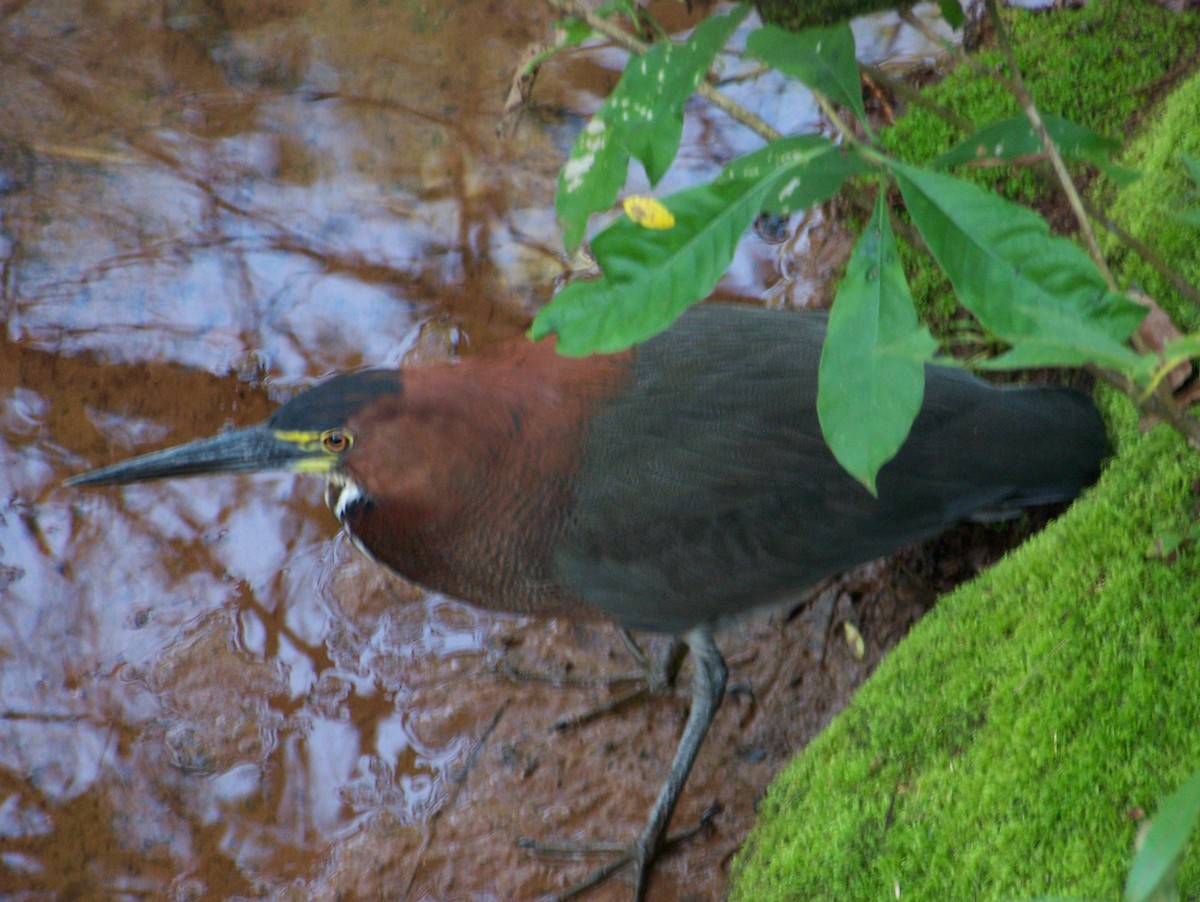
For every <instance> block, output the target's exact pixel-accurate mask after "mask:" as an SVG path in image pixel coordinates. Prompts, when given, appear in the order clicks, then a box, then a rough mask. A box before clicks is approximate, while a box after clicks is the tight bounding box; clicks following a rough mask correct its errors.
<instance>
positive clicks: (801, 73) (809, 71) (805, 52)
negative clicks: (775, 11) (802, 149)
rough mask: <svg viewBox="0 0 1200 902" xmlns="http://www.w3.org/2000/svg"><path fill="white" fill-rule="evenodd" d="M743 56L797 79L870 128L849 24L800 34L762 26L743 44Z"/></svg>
mask: <svg viewBox="0 0 1200 902" xmlns="http://www.w3.org/2000/svg"><path fill="white" fill-rule="evenodd" d="M746 54H747V55H748V56H754V57H757V58H758V59H760V60H762V61H763V62H764V63H766V64H767V65H768V66H772V67H774V68H776V69H778V70H779V71H780V72H783V73H784V74H785V75H791V76H793V77H794V78H798V79H800V81H802V82H803V83H804V84H805V85H807V86H808V87H809V88H810V89H812V90H813V91H817V92H819V93H821V94H823V95H825V96H826V97H828V98H829V99H830V100H832V101H833V102H834V103H840V104H841V105H842V106H844V107H847V108H848V109H850V110H851V111H853V113H854V115H855V116H857V117H858V121H859V122H860V123H862V124H863V125H869V123H868V122H867V112H866V110H865V109H864V108H863V100H862V88H861V87H860V86H859V80H858V60H857V59H855V56H854V33H853V32H852V31H851V30H850V26H849V24H848V23H846V22H842V23H839V24H837V25H832V26H830V27H828V28H806V29H804V30H803V31H800V32H794V31H787V30H785V29H783V28H780V27H779V26H778V25H764V26H763V27H762V28H760V29H758V30H757V31H755V32H752V33H751V35H750V37H749V38H748V39H747V40H746Z"/></svg>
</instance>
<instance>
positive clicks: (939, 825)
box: [732, 3, 1200, 900]
mask: <svg viewBox="0 0 1200 902" xmlns="http://www.w3.org/2000/svg"><path fill="white" fill-rule="evenodd" d="M1112 5H1113V4H1111V3H1104V4H1093V5H1092V6H1091V7H1089V10H1092V11H1093V13H1094V14H1095V15H1100V14H1101V13H1104V10H1105V9H1107V8H1108V7H1111V6H1112ZM1096 7H1099V9H1097V8H1096ZM1139 9H1141V7H1140V6H1139ZM1143 11H1144V10H1143ZM1109 12H1111V10H1109ZM1068 15H1074V14H1068ZM1038 21H1039V22H1040V23H1045V22H1046V21H1047V20H1046V19H1045V18H1044V17H1039V18H1038ZM1106 21H1107V20H1106ZM1190 21H1191V22H1192V23H1193V25H1194V23H1195V22H1196V19H1195V17H1193V18H1192V19H1191V20H1190ZM1105 27H1114V28H1115V27H1117V26H1115V25H1110V26H1105ZM1181 27H1182V26H1180V25H1174V26H1171V29H1172V30H1178V29H1179V28H1181ZM1124 37H1125V36H1124V34H1121V39H1122V40H1123V39H1124ZM1192 40H1193V45H1192V46H1193V48H1194V46H1195V44H1194V42H1195V38H1193V39H1192ZM1072 50H1073V51H1076V45H1072ZM1078 52H1080V53H1084V51H1083V50H1082V49H1079V50H1078ZM1046 54H1047V55H1050V53H1049V51H1046ZM1087 58H1088V59H1091V60H1093V62H1092V65H1097V66H1100V69H1101V71H1102V72H1103V73H1104V75H1105V77H1108V76H1109V74H1110V69H1109V68H1108V67H1105V66H1101V65H1100V63H1099V62H1097V60H1099V61H1103V60H1104V57H1103V56H1102V55H1096V54H1094V53H1090V52H1089V53H1088V55H1087ZM1163 59H1164V58H1163V57H1159V58H1158V59H1156V60H1155V61H1154V65H1155V66H1157V67H1158V69H1159V70H1161V67H1162V60H1163ZM1198 109H1200V75H1193V76H1192V77H1191V78H1190V79H1189V80H1188V81H1187V82H1185V83H1184V84H1183V85H1181V86H1180V87H1179V89H1178V90H1176V91H1175V92H1174V93H1173V94H1172V95H1171V96H1170V97H1169V98H1168V99H1167V100H1166V101H1165V102H1164V103H1163V104H1162V106H1161V107H1160V108H1159V109H1158V110H1156V111H1155V113H1154V115H1153V116H1152V117H1151V119H1150V121H1149V122H1147V123H1146V131H1145V133H1144V134H1143V135H1142V136H1141V137H1140V138H1139V139H1137V140H1136V141H1135V142H1134V143H1133V145H1132V146H1131V147H1130V148H1129V151H1128V153H1127V155H1126V158H1125V162H1126V163H1127V164H1129V165H1132V166H1134V167H1136V168H1140V169H1142V170H1143V171H1144V172H1145V173H1146V175H1145V177H1143V178H1142V179H1141V180H1140V181H1138V182H1136V183H1135V184H1134V185H1133V186H1131V187H1130V188H1127V189H1125V190H1124V191H1123V192H1122V193H1121V194H1120V195H1119V196H1116V197H1115V198H1114V199H1113V200H1112V203H1111V209H1112V211H1113V212H1114V213H1115V214H1116V218H1118V219H1119V221H1121V222H1122V223H1123V224H1124V225H1126V227H1128V228H1130V230H1131V231H1132V232H1133V233H1134V234H1136V235H1137V236H1138V237H1139V238H1141V239H1142V240H1144V241H1147V242H1148V243H1151V244H1153V245H1154V246H1155V247H1156V249H1157V250H1159V252H1160V253H1162V254H1163V255H1164V256H1165V257H1167V258H1168V259H1169V260H1170V261H1171V262H1173V263H1174V264H1175V265H1177V266H1179V267H1180V268H1181V269H1182V270H1183V271H1184V273H1185V275H1187V276H1188V277H1189V278H1190V279H1192V281H1193V282H1195V281H1200V234H1198V233H1197V231H1196V230H1195V229H1188V228H1186V227H1183V226H1181V225H1176V224H1173V223H1171V222H1169V220H1168V218H1167V217H1166V215H1165V213H1164V211H1165V210H1169V209H1172V208H1175V209H1177V208H1178V206H1179V204H1180V203H1181V197H1182V195H1183V192H1184V190H1185V188H1186V185H1187V184H1189V183H1188V182H1187V181H1186V179H1185V177H1184V175H1183V172H1182V170H1181V168H1180V166H1179V163H1178V152H1179V151H1180V150H1185V151H1187V152H1190V153H1191V154H1192V155H1194V156H1200V127H1198V126H1197V113H1196V111H1197V110H1198ZM1066 115H1068V116H1072V115H1075V116H1076V118H1082V117H1078V116H1077V114H1072V113H1071V112H1069V111H1068V112H1066ZM1114 247H1115V246H1114ZM1113 257H1114V259H1115V260H1116V261H1117V263H1118V264H1119V266H1118V273H1119V275H1120V276H1121V277H1122V278H1130V279H1133V280H1135V281H1138V282H1140V283H1141V284H1142V285H1143V286H1144V287H1145V288H1147V289H1149V290H1151V292H1152V293H1154V294H1155V295H1156V296H1158V297H1160V298H1162V299H1165V300H1166V301H1167V306H1168V308H1169V309H1171V310H1172V312H1173V313H1176V314H1185V315H1186V316H1187V317H1188V318H1189V319H1190V320H1191V321H1193V322H1194V321H1195V311H1194V310H1191V309H1190V308H1187V307H1186V306H1185V305H1184V304H1183V303H1182V302H1181V301H1180V300H1179V299H1178V298H1177V297H1175V296H1174V295H1173V294H1172V293H1171V292H1170V291H1169V290H1168V289H1166V288H1165V287H1164V286H1163V283H1162V281H1161V277H1160V276H1158V274H1157V273H1154V272H1153V271H1152V270H1150V269H1149V268H1148V267H1146V266H1145V265H1144V264H1143V263H1141V262H1140V261H1138V260H1137V259H1135V258H1133V257H1132V256H1131V255H1128V254H1126V253H1124V252H1123V251H1120V250H1119V249H1118V250H1114V254H1113ZM1101 400H1102V407H1103V408H1104V411H1105V415H1106V418H1107V420H1108V423H1109V426H1110V435H1111V436H1112V438H1113V445H1114V452H1115V455H1116V456H1115V458H1114V459H1113V460H1112V461H1110V463H1109V465H1108V467H1107V468H1106V471H1105V474H1104V476H1103V478H1102V479H1101V481H1100V483H1099V484H1098V485H1097V486H1096V487H1095V488H1094V489H1092V490H1090V491H1089V492H1088V493H1087V494H1086V495H1085V497H1084V498H1083V499H1081V500H1080V501H1079V502H1077V503H1076V504H1075V505H1074V506H1073V507H1072V508H1071V509H1070V510H1069V511H1068V512H1067V513H1066V514H1065V515H1064V516H1063V517H1061V518H1060V519H1059V520H1058V521H1057V522H1055V523H1054V524H1052V525H1051V526H1050V527H1049V528H1048V529H1046V530H1045V531H1044V532H1042V533H1041V534H1039V535H1038V536H1036V537H1035V538H1034V539H1032V540H1031V541H1030V542H1028V543H1027V544H1025V545H1024V546H1022V547H1021V548H1020V549H1018V550H1017V551H1016V552H1014V553H1013V554H1011V555H1010V556H1009V557H1008V558H1006V559H1005V560H1004V561H1003V562H1002V563H1001V564H1000V565H998V566H997V567H995V568H993V569H992V570H990V571H989V572H988V573H986V574H984V575H983V576H982V577H981V578H980V579H978V580H976V581H975V582H973V583H971V584H970V585H968V586H964V587H962V588H961V589H960V590H958V591H956V592H954V593H953V594H951V595H950V596H948V597H947V598H945V599H943V600H942V601H941V603H940V604H939V606H938V608H937V609H936V610H935V611H934V612H933V613H932V614H931V615H930V616H928V617H927V618H925V619H924V620H923V621H922V622H921V623H920V624H919V625H918V626H917V627H916V628H915V629H914V630H913V632H912V633H911V634H910V635H909V637H908V638H906V639H905V640H904V642H902V643H901V644H900V646H898V647H897V648H896V649H895V651H894V652H893V653H892V654H891V655H890V656H889V657H888V658H887V659H886V660H885V661H884V663H883V664H882V665H881V666H880V668H879V670H878V671H877V672H876V674H875V675H874V676H873V677H872V678H871V680H870V681H869V682H868V683H867V684H866V685H865V686H864V687H863V688H862V690H861V691H860V692H859V694H858V695H857V697H856V698H855V700H854V702H853V703H852V704H851V706H850V707H849V708H848V709H847V710H846V711H844V712H843V713H842V714H841V715H839V717H838V718H836V719H835V721H834V722H833V724H832V725H831V726H830V728H829V729H828V730H827V731H826V732H825V733H823V734H822V735H821V736H820V737H818V739H817V740H816V741H815V742H813V743H812V745H810V746H809V747H808V748H807V749H806V750H805V751H804V752H803V753H802V754H801V755H800V756H799V757H798V758H797V759H796V760H795V761H794V762H793V764H792V765H791V766H790V767H789V768H788V769H787V770H786V771H785V772H784V773H783V774H781V775H780V777H779V778H778V780H777V781H776V783H775V784H774V785H773V786H772V787H771V789H770V791H769V793H768V795H767V798H766V799H765V800H764V802H763V804H762V806H761V808H760V815H759V822H758V824H757V826H756V827H755V829H754V831H753V833H752V834H751V836H750V838H749V839H748V840H747V843H746V846H745V848H744V849H743V850H742V853H741V854H740V855H739V857H738V859H737V862H736V864H735V879H734V881H733V887H734V889H733V891H732V896H733V898H735V899H754V900H763V899H768V900H769V899H806V900H808V899H814V900H816V899H836V900H858V899H883V898H896V895H895V894H896V892H897V891H898V892H899V897H900V898H901V899H938V900H941V899H955V900H957V899H977V900H991V899H997V900H998V899H1006V900H1007V899H1034V898H1047V897H1050V898H1076V899H1115V898H1117V897H1118V896H1119V894H1120V888H1121V886H1122V885H1123V881H1124V877H1125V873H1126V871H1127V869H1128V867H1129V862H1130V859H1131V850H1132V847H1133V841H1134V835H1135V833H1136V831H1137V826H1138V824H1137V822H1136V820H1135V819H1133V818H1131V817H1130V814H1129V812H1131V811H1135V810H1137V809H1142V810H1145V811H1147V812H1153V811H1154V810H1155V809H1156V807H1157V806H1158V804H1159V803H1160V802H1161V800H1162V799H1163V798H1164V797H1165V796H1166V795H1168V794H1169V793H1170V792H1171V791H1172V790H1173V789H1174V788H1175V787H1176V786H1177V785H1178V784H1179V783H1180V782H1181V781H1182V780H1183V779H1185V778H1186V777H1187V776H1188V775H1189V774H1190V773H1191V772H1192V771H1193V770H1194V769H1195V768H1196V767H1197V766H1200V692H1197V686H1198V685H1200V547H1198V546H1197V544H1196V543H1191V544H1188V545H1185V546H1183V547H1182V548H1180V549H1179V551H1178V553H1177V555H1176V556H1175V557H1174V558H1173V559H1171V560H1162V559H1159V558H1155V557H1150V556H1148V555H1147V549H1148V548H1149V546H1150V544H1151V541H1152V539H1153V538H1154V537H1155V536H1156V535H1160V534H1163V533H1166V532H1169V531H1176V532H1178V531H1181V529H1182V528H1183V527H1184V526H1185V525H1186V524H1188V523H1189V522H1191V521H1193V520H1194V519H1195V518H1196V512H1197V499H1196V494H1195V491H1194V489H1193V484H1194V482H1195V481H1196V480H1197V479H1198V478H1200V458H1198V457H1197V455H1196V453H1195V452H1194V451H1192V450H1190V449H1188V448H1187V447H1186V445H1185V444H1184V442H1183V441H1182V439H1180V438H1179V436H1177V435H1176V434H1174V433H1172V432H1171V431H1169V430H1168V429H1166V428H1165V427H1161V426H1160V427H1158V428H1156V429H1154V430H1152V431H1150V432H1149V433H1142V432H1141V431H1140V430H1139V429H1138V424H1137V422H1136V416H1135V414H1134V412H1133V410H1132V408H1131V406H1130V405H1129V404H1128V402H1127V401H1126V400H1125V399H1123V398H1120V397H1117V396H1115V395H1113V394H1104V395H1103V396H1102V398H1101ZM1180 881H1181V887H1182V889H1183V897H1184V898H1195V897H1196V896H1197V894H1198V893H1200V855H1197V854H1195V853H1193V854H1192V855H1191V856H1190V857H1189V858H1188V859H1187V860H1185V863H1184V866H1183V869H1182V871H1181V874H1180Z"/></svg>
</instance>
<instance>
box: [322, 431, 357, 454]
mask: <svg viewBox="0 0 1200 902" xmlns="http://www.w3.org/2000/svg"><path fill="white" fill-rule="evenodd" d="M352 444H354V439H353V438H352V437H351V435H350V433H349V432H343V431H342V430H341V429H330V430H328V431H327V432H323V433H321V447H322V448H324V449H325V450H326V451H328V452H329V453H330V454H341V453H342V452H343V451H346V450H348V449H349V448H350V446H351V445H352Z"/></svg>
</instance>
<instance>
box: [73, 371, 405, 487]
mask: <svg viewBox="0 0 1200 902" xmlns="http://www.w3.org/2000/svg"><path fill="white" fill-rule="evenodd" d="M400 391H401V383H400V377H399V374H398V373H397V372H395V371H389V370H366V371H364V372H360V373H350V374H347V375H343V376H336V377H334V378H332V379H329V380H328V381H326V382H323V383H321V384H320V385H318V386H316V387H315V388H311V389H309V390H308V391H305V392H302V393H301V394H299V395H297V396H296V397H295V398H293V399H292V400H290V401H288V402H287V403H286V404H284V405H283V406H282V407H280V408H279V409H278V410H277V411H275V413H274V414H273V415H272V416H271V417H270V419H268V420H267V421H266V422H264V423H259V424H258V425H256V426H249V427H247V428H244V429H231V430H229V431H227V432H223V433H221V434H220V435H217V436H214V437H213V438H208V439H201V440H200V441H195V442H190V443H188V444H186V445H177V446H176V447H174V448H165V449H163V450H162V451H155V452H154V453H152V454H145V455H142V456H141V457H135V458H133V459H131V460H127V461H123V462H121V463H117V464H113V465H111V466H107V467H101V468H99V469H96V470H92V471H91V472H88V473H82V474H80V475H79V476H72V477H71V478H70V479H68V480H67V481H66V485H68V486H90V485H124V484H127V483H132V482H145V481H147V480H151V479H166V478H170V477H175V476H199V475H209V474H216V473H254V472H260V471H266V470H285V471H288V472H292V473H311V474H316V475H320V476H324V477H326V478H327V479H330V480H331V481H333V482H340V481H342V480H343V479H344V473H345V463H346V459H347V456H348V455H349V454H350V453H351V450H352V448H353V447H354V442H355V415H356V414H358V413H359V412H360V411H362V410H364V409H365V408H366V407H368V406H369V405H370V404H371V403H372V402H373V401H376V400H378V399H379V398H381V397H382V396H384V395H387V394H399V393H400Z"/></svg>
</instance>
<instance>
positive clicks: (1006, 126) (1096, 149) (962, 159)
mask: <svg viewBox="0 0 1200 902" xmlns="http://www.w3.org/2000/svg"><path fill="white" fill-rule="evenodd" d="M1042 121H1043V122H1044V123H1045V125H1046V133H1047V134H1048V135H1049V136H1050V140H1052V141H1053V142H1054V143H1055V145H1056V146H1057V147H1058V151H1059V153H1061V154H1062V155H1063V157H1065V158H1066V159H1068V160H1077V161H1079V162H1083V163H1091V164H1092V165H1093V166H1096V167H1097V168H1098V169H1100V170H1101V171H1103V172H1105V173H1107V174H1108V175H1109V176H1110V177H1111V178H1112V179H1113V181H1115V182H1116V183H1117V184H1118V185H1122V186H1124V185H1128V184H1130V183H1131V182H1133V181H1135V180H1137V179H1138V178H1139V173H1138V172H1136V171H1135V170H1132V169H1126V168H1124V167H1122V166H1117V165H1116V164H1115V163H1113V162H1111V160H1110V159H1109V157H1110V156H1111V154H1112V153H1113V151H1115V150H1118V149H1119V148H1120V146H1121V142H1120V141H1117V140H1115V139H1113V138H1106V137H1105V136H1104V135H1101V134H1099V133H1098V132H1094V131H1092V130H1091V129H1088V128H1084V127H1083V126H1082V125H1076V124H1075V123H1074V122H1071V121H1070V120H1069V119H1064V118H1063V117H1061V116H1054V115H1048V114H1043V116H1042ZM1041 151H1042V142H1041V139H1039V138H1038V136H1037V133H1036V132H1035V131H1034V130H1033V123H1031V122H1030V121H1029V119H1028V118H1026V117H1025V116H1023V115H1018V116H1010V117H1009V118H1007V119H1001V120H1000V121H999V122H993V123H992V124H990V125H988V126H985V127H984V128H982V129H980V130H979V131H977V132H976V133H975V134H973V135H972V136H971V137H969V138H967V139H966V140H965V141H960V142H959V143H958V144H955V145H954V146H953V147H951V148H950V149H949V150H948V151H946V152H945V153H944V154H942V155H941V156H940V157H938V158H937V159H936V160H934V161H933V162H932V163H931V164H930V165H932V166H933V167H935V168H938V169H945V168H948V167H950V166H958V165H961V164H963V163H972V162H975V161H977V160H1011V159H1014V158H1016V157H1024V156H1029V155H1031V154H1037V153H1041Z"/></svg>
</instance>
